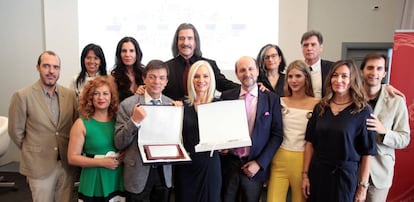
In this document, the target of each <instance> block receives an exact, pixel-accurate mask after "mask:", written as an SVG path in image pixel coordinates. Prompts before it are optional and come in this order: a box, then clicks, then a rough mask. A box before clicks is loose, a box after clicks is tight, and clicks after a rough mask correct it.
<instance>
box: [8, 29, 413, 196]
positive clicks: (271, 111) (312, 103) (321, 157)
mask: <svg viewBox="0 0 414 202" xmlns="http://www.w3.org/2000/svg"><path fill="white" fill-rule="evenodd" d="M300 43H301V46H302V52H303V56H304V60H295V61H293V62H291V63H290V64H287V63H286V60H285V58H284V55H283V53H282V50H281V49H280V47H278V46H277V45H274V44H267V45H265V46H264V47H263V48H262V49H261V50H260V51H259V54H258V55H257V58H253V57H250V56H242V57H240V58H239V59H238V60H237V61H236V63H235V74H236V76H237V78H238V80H239V83H240V84H238V83H235V82H233V81H230V80H228V79H226V78H225V76H224V75H223V74H222V73H221V72H220V70H219V68H218V67H217V64H216V63H215V61H214V60H210V59H207V58H204V57H203V56H202V53H201V50H200V37H199V34H198V32H197V30H196V28H195V27H194V26H193V25H192V24H188V23H183V24H181V25H179V26H178V28H177V30H176V33H175V35H174V39H173V45H172V52H173V56H174V58H173V59H171V60H169V61H167V62H163V61H161V60H151V61H150V62H148V64H147V65H143V64H142V63H141V60H142V51H141V49H140V47H139V44H138V42H137V41H136V40H135V39H134V38H132V37H124V38H123V39H121V40H120V41H119V43H118V46H117V49H116V61H115V66H114V68H113V70H112V71H111V72H110V74H109V75H108V74H107V71H106V69H107V67H106V61H105V56H104V53H103V51H102V49H101V48H100V47H99V46H98V45H95V44H89V45H87V46H86V47H85V48H84V50H83V51H82V54H81V60H80V63H81V72H80V73H79V74H78V75H76V76H75V77H74V79H73V82H72V83H71V88H72V89H68V88H65V87H63V86H61V85H59V84H57V80H58V78H59V74H60V68H61V67H60V59H59V57H58V56H57V55H56V53H54V52H52V51H45V52H43V53H42V54H41V55H40V56H39V58H38V63H37V66H36V67H37V70H38V72H39V76H40V79H39V81H37V82H36V83H35V84H33V85H32V86H29V87H26V88H23V89H21V90H19V91H17V92H16V93H15V94H14V95H13V96H12V98H11V102H10V108H9V134H10V136H11V138H12V139H13V141H14V142H15V143H16V145H18V147H19V148H20V149H21V162H20V172H21V173H22V174H23V175H25V176H26V177H27V179H28V183H29V186H30V190H31V192H32V198H33V200H34V201H71V200H73V199H74V196H73V193H74V192H73V190H74V182H75V181H77V180H79V181H80V183H79V188H78V198H79V200H82V201H110V200H112V201H123V200H126V201H169V198H170V194H171V190H172V187H173V189H174V195H175V201H177V202H185V201H189V202H194V201H206V202H207V201H211V202H218V201H223V202H234V201H249V202H250V201H251V202H258V201H260V199H261V198H262V197H263V196H262V190H263V187H264V186H265V185H267V187H268V190H267V201H283V202H284V201H286V200H287V197H288V198H290V200H292V201H295V202H296V201H306V200H307V201H364V200H367V201H385V200H386V197H387V194H388V191H389V188H390V187H391V183H392V176H393V172H394V171H393V168H394V162H395V154H394V150H395V149H401V148H404V147H406V146H407V145H408V144H409V141H410V129H409V125H408V112H407V108H406V105H405V100H404V98H403V97H401V96H398V95H395V92H397V94H398V91H397V90H396V89H394V88H392V87H389V86H387V85H384V84H382V82H381V81H382V79H383V78H384V77H385V75H386V64H387V57H386V56H385V55H382V54H379V53H370V54H368V55H367V56H366V57H365V58H364V61H363V63H362V64H361V67H360V69H358V68H357V67H356V65H355V64H354V62H353V61H349V60H339V61H337V62H335V63H334V62H330V61H326V60H322V59H321V58H320V54H321V52H322V50H323V38H322V35H321V34H320V33H319V32H318V31H309V32H306V33H304V34H303V36H302V39H301V41H300ZM216 91H220V92H221V95H220V97H216ZM235 99H243V100H245V103H246V114H247V123H246V124H247V125H248V129H249V134H250V137H251V140H252V145H251V146H249V147H241V148H229V149H225V150H220V151H214V152H213V153H212V154H211V153H210V152H196V151H195V148H194V146H195V145H197V144H198V143H199V141H200V137H199V128H198V127H199V126H198V115H197V111H198V110H197V108H198V106H199V105H200V104H205V103H210V102H220V100H235ZM142 105H174V106H182V107H183V111H184V116H183V127H182V141H183V145H184V147H185V149H186V151H187V152H188V153H189V156H190V158H191V162H189V163H182V164H174V165H171V164H154V165H147V164H144V163H143V161H142V159H141V155H140V154H139V149H138V144H137V142H138V139H139V130H140V127H141V122H142V121H143V120H145V118H146V116H147V112H146V111H145V109H144V107H142ZM223 113H225V112H223ZM77 167H81V168H82V170H81V173H80V177H79V179H77V178H78V177H77V174H76V173H77V169H76V168H77ZM289 190H290V191H289Z"/></svg>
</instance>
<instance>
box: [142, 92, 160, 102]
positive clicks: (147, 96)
mask: <svg viewBox="0 0 414 202" xmlns="http://www.w3.org/2000/svg"><path fill="white" fill-rule="evenodd" d="M144 97H145V104H152V103H151V100H159V101H160V103H161V104H162V99H161V97H162V94H161V95H160V97H159V98H152V97H151V96H150V95H149V94H148V92H147V91H145V93H144Z"/></svg>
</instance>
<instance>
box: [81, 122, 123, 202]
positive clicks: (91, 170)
mask: <svg viewBox="0 0 414 202" xmlns="http://www.w3.org/2000/svg"><path fill="white" fill-rule="evenodd" d="M81 119H82V121H83V124H84V125H85V129H86V135H85V142H84V145H83V152H84V153H85V154H86V155H87V156H89V157H90V158H93V157H92V156H94V155H105V154H106V153H107V152H109V151H113V152H117V150H116V148H115V146H114V131H115V120H114V119H112V120H111V121H108V122H99V121H97V120H95V119H93V118H90V119H89V120H88V119H86V118H83V117H82V118H81ZM122 169H123V168H122V166H118V167H117V168H116V169H114V170H112V169H108V168H105V167H84V168H82V172H81V175H80V183H79V190H78V191H79V199H81V200H83V201H109V199H111V198H113V197H115V196H123V191H124V185H123V184H124V183H123V176H122Z"/></svg>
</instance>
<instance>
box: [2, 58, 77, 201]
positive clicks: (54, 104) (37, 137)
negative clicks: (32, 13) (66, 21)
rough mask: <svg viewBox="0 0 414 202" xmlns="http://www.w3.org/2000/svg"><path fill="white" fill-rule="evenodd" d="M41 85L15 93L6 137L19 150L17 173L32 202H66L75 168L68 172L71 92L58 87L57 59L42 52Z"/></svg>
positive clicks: (73, 100)
mask: <svg viewBox="0 0 414 202" xmlns="http://www.w3.org/2000/svg"><path fill="white" fill-rule="evenodd" d="M36 67H37V71H38V72H39V76H40V79H39V81H37V82H36V83H34V84H33V85H31V86H28V87H25V88H23V89H20V90H18V91H17V92H16V93H14V95H13V96H12V98H11V101H10V107H9V128H8V130H9V134H10V137H11V138H12V140H13V141H14V143H15V144H16V145H17V146H18V147H19V148H20V150H21V160H20V173H21V174H22V175H25V176H26V177H27V180H28V182H29V185H30V190H31V192H32V199H33V201H35V202H43V201H71V200H72V199H73V197H72V193H74V192H73V184H74V173H75V171H76V169H75V167H72V166H69V165H68V161H67V150H68V142H69V132H70V129H71V127H72V124H73V122H74V121H75V120H76V118H77V110H76V96H75V92H74V91H72V90H70V89H68V88H65V87H63V86H60V85H58V84H57V80H58V79H59V75H60V59H59V57H58V56H57V55H56V54H55V53H54V52H52V51H45V52H43V53H42V54H41V55H40V56H39V58H38V62H37V66H36Z"/></svg>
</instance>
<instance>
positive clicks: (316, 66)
mask: <svg viewBox="0 0 414 202" xmlns="http://www.w3.org/2000/svg"><path fill="white" fill-rule="evenodd" d="M311 67H312V71H315V72H318V71H320V70H321V59H320V58H319V60H318V61H317V62H316V63H315V64H312V65H311Z"/></svg>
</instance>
